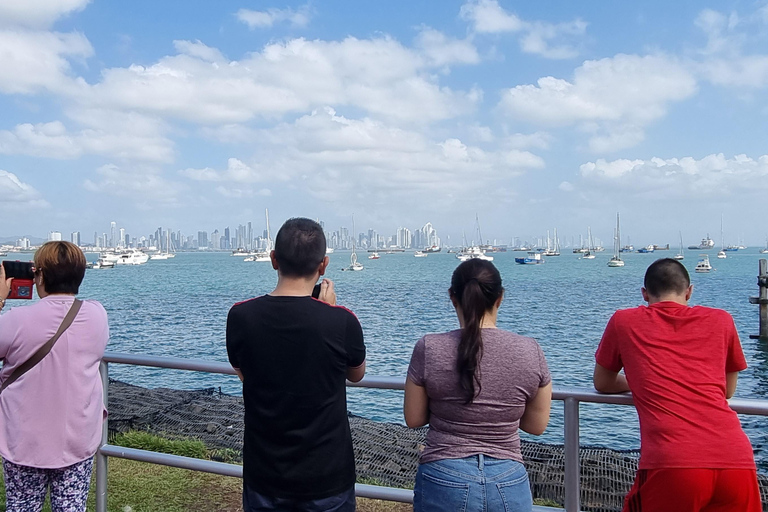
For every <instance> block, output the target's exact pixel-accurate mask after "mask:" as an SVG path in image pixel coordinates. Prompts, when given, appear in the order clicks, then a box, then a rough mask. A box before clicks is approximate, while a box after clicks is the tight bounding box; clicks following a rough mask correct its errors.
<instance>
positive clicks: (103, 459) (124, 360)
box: [96, 352, 768, 512]
mask: <svg viewBox="0 0 768 512" xmlns="http://www.w3.org/2000/svg"><path fill="white" fill-rule="evenodd" d="M109 363H115V364H128V365H135V366H151V367H155V368H169V369H175V370H191V371H199V372H206V373H218V374H225V375H235V371H234V370H233V369H232V367H231V366H230V365H229V364H227V363H221V362H215V361H206V360H203V359H183V358H179V357H160V356H148V355H134V354H124V353H117V352H107V353H105V354H104V358H103V359H102V362H101V367H100V374H101V379H102V384H103V386H104V404H105V406H106V405H107V387H108V385H109ZM347 386H350V387H364V388H377V389H394V390H403V389H405V377H386V376H376V375H371V376H366V377H364V378H363V379H362V380H361V381H360V382H355V383H352V382H347ZM552 399H553V400H562V401H563V402H564V403H565V408H564V424H563V429H564V431H565V432H564V434H565V435H564V450H565V510H566V512H578V511H579V510H580V502H579V500H580V492H581V483H580V469H579V404H580V403H581V402H588V403H601V404H614V405H634V402H633V401H632V395H631V394H629V393H623V394H619V395H606V394H602V393H598V392H597V391H594V390H590V389H583V388H571V387H555V388H553V390H552ZM729 404H730V406H731V409H733V410H734V411H736V412H737V413H740V414H749V415H758V416H768V400H756V399H744V398H738V399H737V398H734V399H731V400H729ZM107 427H108V425H107V420H105V421H104V425H103V430H102V439H101V444H102V446H101V447H100V448H99V450H98V452H97V453H96V511H97V512H106V511H107V459H108V457H119V458H124V459H129V460H136V461H143V462H149V463H153V464H161V465H166V466H172V467H177V468H183V469H191V470H194V471H203V472H208V473H215V474H218V475H224V476H234V477H240V478H242V474H243V468H242V466H239V465H237V464H225V463H223V462H214V461H208V460H201V459H194V458H191V457H182V456H179V455H169V454H165V453H157V452H150V451H147V450H137V449H133V448H124V447H121V446H113V445H110V444H109V443H108V439H107ZM355 494H356V495H357V496H360V497H364V498H373V499H380V500H387V501H398V502H403V503H412V502H413V491H411V490H408V489H398V488H395V487H385V486H378V485H366V484H356V485H355ZM534 510H535V511H545V510H557V509H550V508H547V507H534Z"/></svg>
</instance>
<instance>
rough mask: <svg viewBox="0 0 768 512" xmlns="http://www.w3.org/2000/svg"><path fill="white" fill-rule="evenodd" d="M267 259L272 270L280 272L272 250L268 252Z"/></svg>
mask: <svg viewBox="0 0 768 512" xmlns="http://www.w3.org/2000/svg"><path fill="white" fill-rule="evenodd" d="M269 259H270V260H271V261H272V268H273V269H275V270H280V269H279V268H277V267H278V265H277V258H276V257H275V251H274V250H273V251H270V252H269Z"/></svg>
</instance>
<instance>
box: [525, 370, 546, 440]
mask: <svg viewBox="0 0 768 512" xmlns="http://www.w3.org/2000/svg"><path fill="white" fill-rule="evenodd" d="M551 405H552V381H550V382H549V383H548V384H546V385H544V386H541V387H540V388H539V390H538V391H537V392H536V396H534V397H533V399H532V400H531V401H530V402H528V403H527V404H525V412H524V413H523V417H522V418H520V428H521V429H522V430H524V431H525V432H528V433H529V434H533V435H534V436H540V435H541V434H543V433H544V431H545V430H546V429H547V425H548V424H549V409H550V407H551Z"/></svg>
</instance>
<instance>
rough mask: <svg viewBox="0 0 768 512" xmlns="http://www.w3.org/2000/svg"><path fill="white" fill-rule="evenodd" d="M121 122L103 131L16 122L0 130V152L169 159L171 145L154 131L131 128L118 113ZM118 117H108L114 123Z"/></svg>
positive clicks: (57, 156)
mask: <svg viewBox="0 0 768 512" xmlns="http://www.w3.org/2000/svg"><path fill="white" fill-rule="evenodd" d="M118 117H119V118H122V120H123V121H126V122H124V123H120V124H118V126H119V127H120V129H114V125H113V129H112V130H111V131H104V130H100V129H84V130H80V131H78V132H75V133H72V132H69V131H68V130H67V128H66V126H65V125H64V123H62V122H61V121H52V122H49V123H39V124H35V125H33V124H29V123H24V124H20V125H17V126H16V127H15V128H14V129H13V130H2V131H0V154H7V155H13V154H23V155H31V156H37V157H43V158H55V159H75V158H80V157H81V156H83V155H102V156H109V157H116V158H122V159H134V160H148V161H156V162H169V161H171V160H172V159H173V146H172V143H171V141H169V140H168V139H166V138H164V137H161V136H158V135H157V134H156V130H152V131H144V132H141V131H132V130H131V129H130V122H129V119H128V118H130V117H135V116H130V115H124V116H118ZM117 120H118V118H116V117H114V116H112V117H111V121H112V123H115V122H116V121H117Z"/></svg>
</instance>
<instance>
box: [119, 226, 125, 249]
mask: <svg viewBox="0 0 768 512" xmlns="http://www.w3.org/2000/svg"><path fill="white" fill-rule="evenodd" d="M126 245H127V244H126V243H125V228H120V238H119V239H118V241H117V246H118V247H125V246H126Z"/></svg>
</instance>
